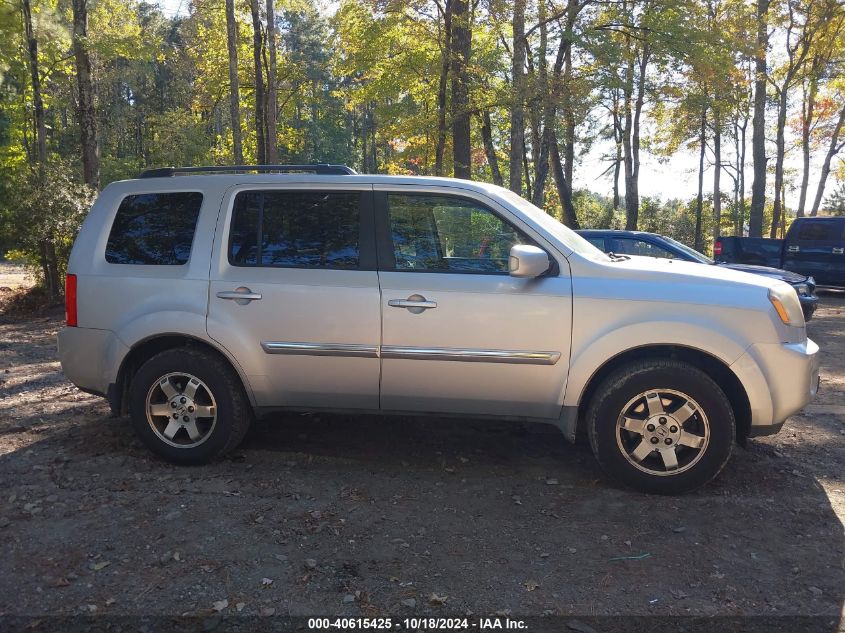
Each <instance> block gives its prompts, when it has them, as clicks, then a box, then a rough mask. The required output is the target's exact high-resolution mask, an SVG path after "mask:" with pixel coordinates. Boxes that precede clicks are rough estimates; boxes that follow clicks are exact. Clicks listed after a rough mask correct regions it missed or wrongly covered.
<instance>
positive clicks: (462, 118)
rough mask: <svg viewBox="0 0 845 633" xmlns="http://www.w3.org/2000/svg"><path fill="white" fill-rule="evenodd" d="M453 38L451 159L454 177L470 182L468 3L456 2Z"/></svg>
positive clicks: (470, 45)
mask: <svg viewBox="0 0 845 633" xmlns="http://www.w3.org/2000/svg"><path fill="white" fill-rule="evenodd" d="M452 36H453V40H454V41H453V46H452V49H453V51H452V52H453V54H454V57H453V69H454V72H453V73H452V158H453V161H454V170H455V178H466V179H471V178H472V169H471V167H472V147H471V145H470V107H469V73H468V72H467V64H468V63H469V59H470V55H471V54H472V13H471V11H470V6H469V1H468V0H454V16H453V22H452Z"/></svg>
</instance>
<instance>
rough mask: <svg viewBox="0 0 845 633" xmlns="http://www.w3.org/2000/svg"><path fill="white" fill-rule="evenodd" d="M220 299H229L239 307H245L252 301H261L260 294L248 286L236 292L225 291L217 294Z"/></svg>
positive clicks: (236, 289)
mask: <svg viewBox="0 0 845 633" xmlns="http://www.w3.org/2000/svg"><path fill="white" fill-rule="evenodd" d="M217 298H218V299H229V300H231V301H234V302H235V303H237V304H238V305H242V306H245V305H246V304H248V303H249V302H250V301H258V300H259V299H261V293H260V292H253V291H252V290H250V289H249V288H247V287H246V286H241V287H240V288H235V289H234V290H223V291H221V292H218V293H217Z"/></svg>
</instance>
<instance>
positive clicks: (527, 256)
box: [508, 244, 551, 278]
mask: <svg viewBox="0 0 845 633" xmlns="http://www.w3.org/2000/svg"><path fill="white" fill-rule="evenodd" d="M550 265H551V262H550V261H549V256H548V254H547V253H546V251H544V250H543V249H542V248H537V247H536V246H529V245H528V244H517V245H516V246H513V247H511V252H510V258H509V259H508V270H509V272H510V275H511V277H526V278H528V277H539V276H540V275H542V274H543V273H545V272H546V271H548V270H549V266H550Z"/></svg>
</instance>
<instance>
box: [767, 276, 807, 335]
mask: <svg viewBox="0 0 845 633" xmlns="http://www.w3.org/2000/svg"><path fill="white" fill-rule="evenodd" d="M769 301H771V303H772V307H773V308H774V309H775V312H777V315H778V317H779V318H780V320H781V321H782V322H783V323H784V325H791V326H793V327H804V312H803V311H802V310H801V302H800V301H798V294H797V293H796V292H795V291H794V290H793V289H792V287H791V286H788V285H786V284H778V285H776V286H773V287H771V288H769Z"/></svg>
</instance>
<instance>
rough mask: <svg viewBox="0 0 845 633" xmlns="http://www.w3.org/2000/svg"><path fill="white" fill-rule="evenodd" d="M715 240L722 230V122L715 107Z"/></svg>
mask: <svg viewBox="0 0 845 633" xmlns="http://www.w3.org/2000/svg"><path fill="white" fill-rule="evenodd" d="M713 163H714V167H713V169H714V171H713V241H714V242H715V241H716V240H717V239H719V234H720V233H721V230H722V227H721V225H722V186H721V182H722V122H721V121H720V119H719V111H718V110H717V109H715V108H714V109H713Z"/></svg>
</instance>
